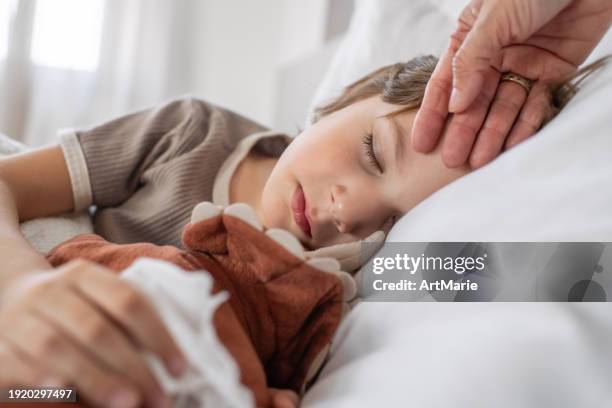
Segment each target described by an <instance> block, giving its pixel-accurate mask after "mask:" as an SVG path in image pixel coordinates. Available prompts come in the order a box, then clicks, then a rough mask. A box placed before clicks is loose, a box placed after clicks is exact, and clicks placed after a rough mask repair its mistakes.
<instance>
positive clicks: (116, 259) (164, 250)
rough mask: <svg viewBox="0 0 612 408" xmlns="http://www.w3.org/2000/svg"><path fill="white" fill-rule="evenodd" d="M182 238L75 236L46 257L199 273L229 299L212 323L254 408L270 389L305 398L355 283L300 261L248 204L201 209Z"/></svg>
mask: <svg viewBox="0 0 612 408" xmlns="http://www.w3.org/2000/svg"><path fill="white" fill-rule="evenodd" d="M182 240H183V244H184V246H185V248H187V249H185V250H181V249H179V248H175V247H171V246H156V245H153V244H146V243H139V244H126V245H117V244H113V243H110V242H108V241H106V240H104V239H103V238H101V237H100V236H97V235H93V234H91V235H80V236H77V237H75V238H73V239H71V240H69V241H67V242H65V243H63V244H61V245H59V246H57V247H56V248H54V249H53V250H52V251H51V252H49V254H48V255H47V258H48V260H49V261H50V262H51V264H52V265H53V266H58V265H61V264H63V263H66V262H68V261H70V260H72V259H76V258H85V259H88V260H90V261H93V262H97V263H100V264H102V265H105V266H106V267H108V268H111V269H113V270H115V271H117V272H120V271H122V270H124V269H125V268H127V267H128V266H130V264H131V263H132V262H134V261H135V260H136V259H137V258H140V257H143V256H146V257H150V258H156V259H161V260H165V261H169V262H172V263H174V264H176V265H177V266H179V267H181V268H183V269H184V270H187V271H197V270H206V271H207V272H208V273H210V275H211V276H212V277H213V278H214V281H215V285H214V290H213V292H214V293H217V292H219V291H225V292H227V293H229V295H230V297H229V300H228V301H226V302H224V303H223V304H222V305H221V306H220V307H219V308H218V310H217V311H216V313H215V316H214V319H213V320H214V325H215V329H216V331H217V334H218V337H219V339H220V340H221V341H222V342H223V343H224V345H225V347H226V348H227V349H228V351H229V352H230V353H231V354H232V356H233V357H234V359H235V360H236V362H237V363H238V365H239V367H240V370H241V381H242V383H243V384H244V385H245V386H247V387H249V388H250V389H251V390H252V392H253V395H254V397H255V401H256V404H257V406H261V407H265V406H269V404H270V394H269V391H268V388H269V387H273V388H291V389H293V390H295V391H297V392H298V393H299V392H302V391H303V390H304V389H305V386H306V385H307V384H308V383H309V381H311V380H312V379H313V377H314V376H315V375H316V373H317V372H318V370H319V368H320V367H321V365H322V363H323V361H324V359H325V356H326V355H327V351H328V348H329V344H330V342H331V339H332V336H333V334H334V332H335V331H336V329H337V327H338V324H339V322H340V319H341V317H342V316H343V314H344V313H345V312H346V310H348V305H347V303H346V302H347V301H349V300H350V299H352V298H353V297H354V296H355V294H356V285H355V282H354V280H353V278H352V277H351V276H350V275H349V274H347V273H346V272H343V271H341V270H340V264H339V263H338V261H336V260H335V259H333V258H314V259H308V260H306V259H305V256H304V249H303V248H302V245H301V244H300V242H299V241H298V240H297V239H296V238H295V237H294V236H293V235H291V234H290V233H289V232H287V231H284V230H280V229H267V230H266V229H265V228H264V227H263V226H262V225H261V224H260V222H259V221H258V220H257V218H256V216H255V213H254V212H253V211H252V210H251V209H250V207H248V206H247V205H245V204H234V205H231V206H229V207H227V208H225V209H221V208H219V207H218V206H216V205H213V204H212V203H208V202H205V203H200V204H198V206H196V208H195V209H194V210H193V213H192V218H191V223H189V224H188V225H187V226H186V227H185V228H184V230H183V235H182Z"/></svg>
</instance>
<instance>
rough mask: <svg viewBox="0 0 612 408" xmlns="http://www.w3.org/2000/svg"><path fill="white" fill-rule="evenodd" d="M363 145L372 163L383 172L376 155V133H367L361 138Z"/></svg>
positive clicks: (377, 169)
mask: <svg viewBox="0 0 612 408" xmlns="http://www.w3.org/2000/svg"><path fill="white" fill-rule="evenodd" d="M361 145H362V146H363V149H364V152H365V154H366V157H367V158H368V161H369V163H370V165H371V166H372V167H373V168H374V169H375V170H376V171H378V172H379V173H383V168H382V166H381V165H380V162H379V161H378V158H377V157H376V153H375V152H374V135H372V134H371V133H369V134H367V135H365V136H364V137H363V139H362V140H361Z"/></svg>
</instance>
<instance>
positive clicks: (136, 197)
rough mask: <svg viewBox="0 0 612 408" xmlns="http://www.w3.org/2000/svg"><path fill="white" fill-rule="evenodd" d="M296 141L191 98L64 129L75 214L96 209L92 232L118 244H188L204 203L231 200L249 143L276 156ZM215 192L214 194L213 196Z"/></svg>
mask: <svg viewBox="0 0 612 408" xmlns="http://www.w3.org/2000/svg"><path fill="white" fill-rule="evenodd" d="M290 140H291V138H290V137H289V136H287V135H285V134H282V133H275V132H270V131H267V130H266V129H265V128H264V127H262V126H261V125H258V124H257V123H255V122H253V121H251V120H249V119H246V118H244V117H242V116H240V115H238V114H236V113H233V112H231V111H229V110H226V109H222V108H219V107H217V106H214V105H212V104H209V103H206V102H204V101H201V100H197V99H193V98H182V99H178V100H174V101H171V102H169V103H167V104H164V105H162V106H159V107H155V108H152V109H147V110H144V111H141V112H136V113H132V114H129V115H126V116H123V117H120V118H117V119H114V120H111V121H109V122H107V123H104V124H102V125H99V126H95V127H93V128H90V129H84V130H64V131H62V132H61V136H60V145H61V147H62V149H63V151H64V155H65V157H66V163H67V165H68V170H69V173H70V178H71V183H72V189H73V193H74V203H75V211H78V210H81V209H84V208H88V207H90V206H92V205H93V206H95V215H94V230H95V232H96V233H98V234H100V235H102V236H103V237H104V238H106V239H107V240H109V241H112V242H115V243H132V242H151V243H154V244H158V245H175V246H178V247H182V244H181V231H182V229H183V227H184V226H185V225H186V224H187V223H188V222H189V217H190V215H191V210H192V209H193V207H194V206H195V205H196V204H198V203H199V202H201V201H213V202H215V203H217V204H221V205H227V204H228V202H227V201H228V197H229V180H230V178H231V175H232V173H233V172H234V170H235V169H236V167H237V165H238V164H239V162H240V161H241V160H242V159H243V158H244V157H245V156H246V154H247V153H248V152H249V151H250V149H251V148H253V149H256V150H257V151H258V152H260V153H263V154H267V155H270V156H274V157H278V156H280V154H281V153H282V152H283V150H284V149H285V147H286V146H287V145H288V143H289V142H290ZM213 192H214V193H213Z"/></svg>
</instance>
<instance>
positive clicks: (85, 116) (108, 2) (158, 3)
mask: <svg viewBox="0 0 612 408" xmlns="http://www.w3.org/2000/svg"><path fill="white" fill-rule="evenodd" d="M53 1H56V0H0V6H4V7H7V5H8V10H9V12H8V13H5V14H6V15H7V16H8V18H7V19H8V21H7V22H4V23H6V24H7V26H6V27H7V29H6V31H7V33H8V41H7V43H8V47H7V52H6V56H5V58H3V59H2V60H1V61H0V132H3V133H6V134H8V135H9V136H11V137H13V138H15V139H17V140H20V141H23V142H25V143H26V144H28V145H30V146H39V145H44V144H49V143H53V142H54V141H55V140H56V132H57V130H58V129H60V128H65V127H80V126H89V125H92V124H95V123H98V122H100V121H103V120H107V119H109V118H111V117H113V116H115V115H119V114H124V113H126V112H129V111H131V110H134V109H140V108H143V107H146V106H150V105H154V104H157V103H160V102H161V101H163V100H165V99H168V98H170V97H172V96H175V95H179V94H183V93H188V92H190V89H189V87H190V79H191V72H190V69H189V67H190V66H191V51H192V49H191V45H192V43H191V40H190V39H191V38H192V35H191V30H192V22H195V21H197V20H196V19H195V18H194V17H193V16H192V14H193V10H192V8H193V5H194V4H195V1H196V0H181V1H173V0H105V1H104V0H101V1H103V12H102V17H101V18H102V24H101V33H100V34H101V35H100V41H99V44H100V47H99V59H98V63H97V65H96V66H95V67H94V69H93V70H84V69H72V68H71V69H68V68H61V67H57V66H55V67H54V66H48V65H41V64H38V63H35V62H34V61H33V60H32V58H31V47H32V42H33V33H34V32H35V31H36V30H35V29H36V27H35V23H36V21H38V20H36V19H35V14H36V10H37V2H53ZM79 1H80V2H88V1H90V0H79ZM97 1H100V0H97ZM2 3H4V4H2ZM55 4H56V5H57V4H58V3H55ZM92 4H93V3H92ZM78 18H79V15H78V13H76V12H75V13H69V15H67V17H66V18H64V19H62V21H63V24H67V25H68V26H67V27H68V29H69V28H70V27H71V26H70V24H71V21H74V20H71V19H78ZM0 24H3V22H2V21H0ZM79 34H80V33H79V32H78V30H74V32H73V33H70V35H74V36H79Z"/></svg>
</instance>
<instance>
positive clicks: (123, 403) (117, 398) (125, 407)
mask: <svg viewBox="0 0 612 408" xmlns="http://www.w3.org/2000/svg"><path fill="white" fill-rule="evenodd" d="M137 403H138V396H137V395H136V394H135V393H133V392H132V391H128V390H121V391H117V392H116V393H114V394H113V395H112V396H111V399H110V406H111V407H112V408H133V407H135V406H136V404H137Z"/></svg>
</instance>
